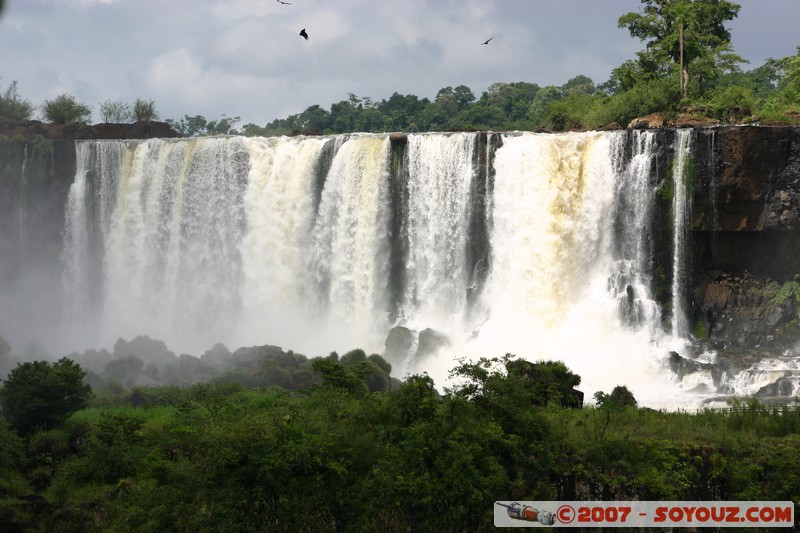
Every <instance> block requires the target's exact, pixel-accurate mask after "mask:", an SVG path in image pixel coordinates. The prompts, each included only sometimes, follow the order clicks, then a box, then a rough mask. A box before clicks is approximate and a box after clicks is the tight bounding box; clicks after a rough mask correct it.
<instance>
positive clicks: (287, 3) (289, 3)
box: [278, 0, 292, 6]
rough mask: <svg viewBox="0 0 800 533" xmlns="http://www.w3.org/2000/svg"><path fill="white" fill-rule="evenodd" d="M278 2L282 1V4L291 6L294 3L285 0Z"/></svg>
mask: <svg viewBox="0 0 800 533" xmlns="http://www.w3.org/2000/svg"><path fill="white" fill-rule="evenodd" d="M278 2H280V3H281V4H283V5H285V6H290V5H292V3H291V2H284V1H283V0H278Z"/></svg>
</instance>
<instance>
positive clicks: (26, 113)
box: [0, 80, 33, 120]
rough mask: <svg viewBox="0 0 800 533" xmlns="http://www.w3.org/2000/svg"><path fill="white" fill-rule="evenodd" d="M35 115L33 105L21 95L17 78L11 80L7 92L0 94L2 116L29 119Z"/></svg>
mask: <svg viewBox="0 0 800 533" xmlns="http://www.w3.org/2000/svg"><path fill="white" fill-rule="evenodd" d="M32 115H33V105H31V103H30V102H28V101H27V100H23V99H22V98H20V97H19V94H18V92H17V80H14V81H12V82H11V85H9V86H8V88H7V89H6V92H5V93H2V94H0V117H6V118H11V119H16V120H28V119H30V118H31V116H32Z"/></svg>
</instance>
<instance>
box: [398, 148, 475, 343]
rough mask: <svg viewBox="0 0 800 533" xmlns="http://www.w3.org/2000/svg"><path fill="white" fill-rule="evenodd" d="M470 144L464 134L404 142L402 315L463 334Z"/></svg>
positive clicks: (471, 169) (420, 324)
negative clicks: (405, 212)
mask: <svg viewBox="0 0 800 533" xmlns="http://www.w3.org/2000/svg"><path fill="white" fill-rule="evenodd" d="M475 141H476V137H475V136H474V135H470V134H466V133H459V134H452V135H435V136H432V135H410V136H409V138H408V147H407V151H406V157H407V163H406V168H407V175H408V183H407V190H408V204H409V205H408V215H407V216H408V220H407V223H406V236H407V239H408V262H407V264H406V270H407V282H406V287H405V289H406V290H405V294H404V298H403V301H404V303H405V306H406V308H404V309H403V310H402V315H403V316H404V317H406V318H407V319H409V320H410V321H411V325H412V327H413V326H417V327H421V328H425V327H433V328H435V329H438V330H442V331H447V332H449V333H452V332H454V331H459V332H460V331H461V330H463V327H464V325H463V324H462V323H461V321H462V319H463V317H464V315H465V312H466V307H467V291H468V282H469V280H470V272H469V267H468V261H467V248H468V247H469V237H470V234H469V231H470V216H471V212H470V207H471V206H470V200H471V196H470V193H471V187H472V182H473V178H474V173H475V169H474V167H473V155H474V150H475Z"/></svg>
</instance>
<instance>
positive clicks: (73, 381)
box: [0, 358, 92, 436]
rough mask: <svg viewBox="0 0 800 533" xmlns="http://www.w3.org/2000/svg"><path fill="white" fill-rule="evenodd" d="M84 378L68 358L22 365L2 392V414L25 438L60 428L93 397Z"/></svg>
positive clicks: (11, 376)
mask: <svg viewBox="0 0 800 533" xmlns="http://www.w3.org/2000/svg"><path fill="white" fill-rule="evenodd" d="M85 375H86V372H84V371H83V370H82V369H81V367H80V365H78V364H76V363H75V362H74V361H72V360H70V359H67V358H62V359H60V360H59V361H58V362H56V363H52V364H51V363H49V362H47V361H33V362H29V363H20V364H18V365H17V367H16V368H14V369H13V370H12V371H11V373H9V375H8V378H7V379H6V380H5V381H4V383H3V388H2V389H0V401H2V404H3V415H4V416H5V418H6V419H7V420H8V421H9V423H10V424H11V427H13V428H14V429H15V430H17V431H18V432H19V433H20V435H23V436H25V435H30V434H32V433H34V432H35V431H37V430H40V429H51V428H54V427H56V426H59V425H61V424H62V423H63V422H64V420H66V418H67V417H68V416H69V415H71V414H72V413H74V412H75V411H77V410H79V409H82V408H83V407H85V406H86V403H87V402H88V401H89V398H91V395H92V389H91V387H90V386H89V385H85V384H83V383H82V380H83V377H84V376H85Z"/></svg>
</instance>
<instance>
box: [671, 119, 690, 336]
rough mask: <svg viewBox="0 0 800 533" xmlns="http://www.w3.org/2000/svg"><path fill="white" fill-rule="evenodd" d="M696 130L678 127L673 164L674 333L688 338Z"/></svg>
mask: <svg viewBox="0 0 800 533" xmlns="http://www.w3.org/2000/svg"><path fill="white" fill-rule="evenodd" d="M692 133H693V132H692V130H690V129H681V130H678V133H677V140H676V147H675V161H674V163H673V168H672V183H673V197H672V216H673V220H674V222H673V228H674V229H673V232H674V233H673V241H672V248H673V249H672V257H673V260H672V336H673V337H676V338H681V339H683V338H686V337H687V336H688V334H689V320H688V318H687V316H686V308H687V304H686V290H687V289H686V287H687V277H688V268H689V266H688V261H687V253H688V242H687V241H688V233H689V217H690V216H691V197H690V194H689V188H690V187H691V180H692V179H693V178H692V177H691V176H689V169H690V168H691V167H690V165H688V160H689V157H690V154H691V141H692Z"/></svg>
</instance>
